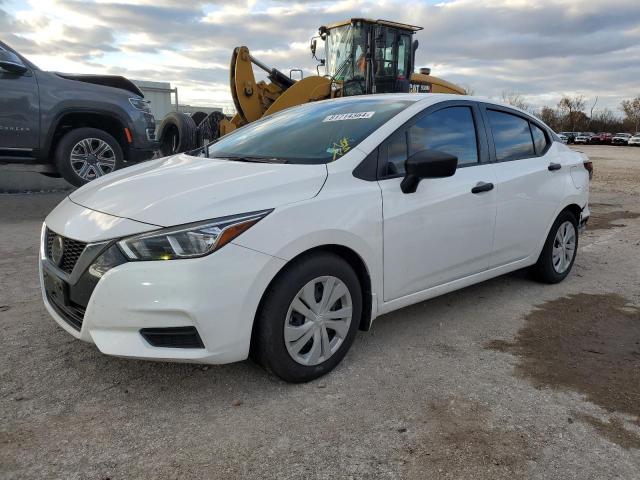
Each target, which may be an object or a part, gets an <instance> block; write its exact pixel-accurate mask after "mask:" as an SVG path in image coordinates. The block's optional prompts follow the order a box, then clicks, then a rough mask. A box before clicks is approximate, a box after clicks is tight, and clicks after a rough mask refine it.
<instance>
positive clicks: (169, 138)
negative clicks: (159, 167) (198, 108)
mask: <svg viewBox="0 0 640 480" xmlns="http://www.w3.org/2000/svg"><path fill="white" fill-rule="evenodd" d="M196 143H197V141H196V123H195V122H194V121H193V118H191V117H190V116H189V115H187V114H186V113H179V112H171V113H169V114H167V116H166V117H164V119H163V120H162V123H161V124H160V152H161V153H162V156H163V157H168V156H170V155H175V154H177V153H182V152H187V151H189V150H193V149H194V148H196V146H197V144H196Z"/></svg>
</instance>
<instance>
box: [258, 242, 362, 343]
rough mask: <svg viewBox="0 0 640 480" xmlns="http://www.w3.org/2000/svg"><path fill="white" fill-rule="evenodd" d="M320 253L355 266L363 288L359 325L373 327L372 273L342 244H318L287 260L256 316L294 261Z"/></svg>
mask: <svg viewBox="0 0 640 480" xmlns="http://www.w3.org/2000/svg"><path fill="white" fill-rule="evenodd" d="M318 253H332V254H334V255H337V256H339V257H340V258H342V259H343V260H344V261H346V262H347V263H348V264H349V266H350V267H351V268H353V270H354V272H355V274H356V275H357V277H358V281H359V282H360V287H361V289H362V314H361V317H360V322H359V325H358V328H359V330H363V331H367V330H369V329H370V328H371V323H372V313H373V312H372V310H373V308H372V307H373V294H372V288H371V275H370V273H369V269H368V268H367V265H366V263H365V261H364V260H363V258H362V257H361V256H360V255H359V254H358V253H357V252H356V251H355V250H353V249H352V248H350V247H347V246H345V245H340V244H323V245H317V246H315V247H312V248H309V249H307V250H305V251H303V252H300V253H298V254H297V255H295V256H294V257H292V258H291V259H290V260H288V261H287V263H286V264H284V265H283V266H282V268H280V270H279V271H278V272H277V273H276V274H275V275H274V276H273V278H272V279H271V280H270V281H269V284H268V285H267V288H265V290H264V292H263V294H262V297H261V298H260V302H259V303H258V308H257V309H256V312H255V317H257V316H258V314H259V312H260V310H261V308H262V303H263V301H264V299H265V298H266V293H267V292H268V291H269V288H270V287H271V285H273V283H274V282H276V281H277V280H278V279H279V278H280V276H281V275H282V274H283V273H284V272H285V271H286V270H287V268H288V267H289V266H290V265H291V264H292V262H294V261H296V260H299V259H300V258H303V257H306V256H311V255H316V254H318ZM255 317H254V322H253V329H252V333H251V338H252V339H253V338H254V335H253V332H254V330H255V327H256V321H255Z"/></svg>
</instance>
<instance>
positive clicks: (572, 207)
mask: <svg viewBox="0 0 640 480" xmlns="http://www.w3.org/2000/svg"><path fill="white" fill-rule="evenodd" d="M585 206H586V205H585ZM584 208H585V207H581V206H580V205H578V204H577V203H575V202H574V201H570V202H569V203H568V204H566V205H565V206H564V207H560V208H559V209H558V211H557V212H556V214H555V215H554V216H553V218H552V219H551V221H550V222H549V225H547V228H546V230H545V232H544V237H543V238H542V241H541V242H540V245H539V246H538V248H537V249H536V251H535V252H534V255H532V258H534V259H536V260H537V259H538V257H539V256H540V253H541V252H542V249H543V248H544V242H546V240H547V237H548V236H549V232H550V231H551V227H553V224H554V223H555V221H556V219H557V218H558V217H559V216H560V215H562V212H566V211H569V212H571V213H572V215H573V216H574V217H575V219H576V222H578V223H580V214H581V213H582V211H583V210H584Z"/></svg>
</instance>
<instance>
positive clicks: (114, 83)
mask: <svg viewBox="0 0 640 480" xmlns="http://www.w3.org/2000/svg"><path fill="white" fill-rule="evenodd" d="M52 73H54V74H55V75H57V76H59V77H60V78H64V79H66V80H75V81H77V82H85V83H93V84H94V85H102V86H104V87H113V88H119V89H121V90H126V91H128V92H131V93H133V94H135V95H139V96H141V97H144V94H143V93H142V91H141V90H140V89H139V88H138V86H137V85H136V84H135V83H133V82H132V81H131V80H129V79H128V78H125V77H121V76H119V75H91V74H72V73H60V72H52Z"/></svg>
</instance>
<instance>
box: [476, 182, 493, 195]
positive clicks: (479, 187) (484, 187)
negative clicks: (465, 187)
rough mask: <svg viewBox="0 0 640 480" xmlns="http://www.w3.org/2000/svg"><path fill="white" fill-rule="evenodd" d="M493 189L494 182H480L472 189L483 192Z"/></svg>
mask: <svg viewBox="0 0 640 480" xmlns="http://www.w3.org/2000/svg"><path fill="white" fill-rule="evenodd" d="M489 190H493V183H486V182H478V184H477V185H476V186H475V187H473V188H472V189H471V193H482V192H488V191H489Z"/></svg>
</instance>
